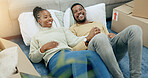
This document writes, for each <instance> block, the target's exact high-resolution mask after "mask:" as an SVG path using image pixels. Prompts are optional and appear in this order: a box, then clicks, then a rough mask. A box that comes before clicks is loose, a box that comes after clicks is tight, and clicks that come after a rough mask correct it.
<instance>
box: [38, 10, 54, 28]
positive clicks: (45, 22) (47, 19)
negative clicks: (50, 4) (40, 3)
mask: <svg viewBox="0 0 148 78" xmlns="http://www.w3.org/2000/svg"><path fill="white" fill-rule="evenodd" d="M39 15H40V18H39V19H38V23H40V25H41V26H42V27H49V28H50V27H51V26H52V23H53V18H52V16H51V14H50V13H49V11H47V10H43V11H41V12H40V13H39Z"/></svg>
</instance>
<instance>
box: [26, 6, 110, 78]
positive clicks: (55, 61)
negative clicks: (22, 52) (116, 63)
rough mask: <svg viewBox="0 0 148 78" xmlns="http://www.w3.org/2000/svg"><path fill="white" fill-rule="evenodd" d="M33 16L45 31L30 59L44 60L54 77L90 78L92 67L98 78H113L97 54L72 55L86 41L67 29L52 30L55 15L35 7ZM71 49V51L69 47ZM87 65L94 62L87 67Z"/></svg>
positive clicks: (33, 42) (34, 43) (38, 36)
mask: <svg viewBox="0 0 148 78" xmlns="http://www.w3.org/2000/svg"><path fill="white" fill-rule="evenodd" d="M33 15H34V17H35V19H36V21H37V22H38V23H39V24H40V25H41V29H40V30H39V32H38V33H36V35H35V36H34V37H33V38H32V40H31V45H30V53H29V58H30V59H31V61H32V62H34V63H38V62H40V61H41V60H42V59H44V61H45V64H46V66H47V67H49V70H50V72H51V73H52V75H53V76H54V77H62V78H68V77H73V78H76V77H78V78H87V77H88V74H87V71H88V70H87V66H89V65H91V66H92V68H93V72H94V74H95V77H97V78H109V77H110V75H109V72H108V70H107V68H106V67H105V65H104V63H103V62H102V60H101V59H100V57H99V55H97V54H96V52H92V51H88V50H83V51H71V48H70V47H73V46H75V45H76V44H78V43H79V42H80V41H82V40H84V37H77V36H75V35H74V34H72V32H70V31H69V30H67V29H64V28H52V22H53V18H52V16H51V14H50V13H49V12H48V11H47V10H46V9H42V8H41V7H35V8H34V10H33ZM69 46H70V47H69ZM87 62H90V64H89V65H87Z"/></svg>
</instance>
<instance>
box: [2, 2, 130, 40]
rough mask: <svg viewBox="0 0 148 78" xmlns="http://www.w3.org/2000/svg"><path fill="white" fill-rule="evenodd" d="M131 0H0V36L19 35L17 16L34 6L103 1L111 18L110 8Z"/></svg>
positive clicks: (63, 6)
mask: <svg viewBox="0 0 148 78" xmlns="http://www.w3.org/2000/svg"><path fill="white" fill-rule="evenodd" d="M128 1H131V0H0V9H1V12H0V19H2V20H0V31H1V33H0V37H10V36H16V35H20V28H19V23H18V16H19V14H20V13H22V12H29V11H32V10H33V8H34V7H35V6H41V7H43V8H46V9H55V10H60V11H65V10H66V9H67V8H68V7H71V5H72V4H73V3H76V2H79V3H81V4H83V5H84V6H85V7H86V6H90V5H94V4H98V3H105V4H106V17H107V18H111V16H112V10H113V8H114V7H117V6H119V5H121V4H124V3H126V2H128Z"/></svg>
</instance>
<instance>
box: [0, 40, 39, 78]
mask: <svg viewBox="0 0 148 78" xmlns="http://www.w3.org/2000/svg"><path fill="white" fill-rule="evenodd" d="M14 46H17V47H18V49H19V51H18V64H17V69H18V72H17V73H15V74H14V75H12V76H10V77H9V78H21V75H20V72H22V73H26V74H30V75H35V76H40V75H39V73H38V72H37V71H36V70H35V68H34V66H33V65H32V63H31V62H30V61H29V60H28V58H27V57H26V55H25V54H24V53H23V52H22V50H21V48H20V47H19V46H18V45H17V44H16V43H13V42H11V41H8V40H5V39H2V38H0V49H6V48H10V47H14Z"/></svg>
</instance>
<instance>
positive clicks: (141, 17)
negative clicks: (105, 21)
mask: <svg viewBox="0 0 148 78" xmlns="http://www.w3.org/2000/svg"><path fill="white" fill-rule="evenodd" d="M147 3H148V0H134V1H131V2H128V3H126V4H124V5H121V6H119V7H117V8H114V9H113V16H112V26H111V29H112V30H113V31H115V32H117V33H118V32H120V31H122V30H123V29H125V28H126V27H128V26H130V25H139V26H140V27H141V28H142V30H143V44H144V46H145V47H148V9H147V8H148V5H147Z"/></svg>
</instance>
